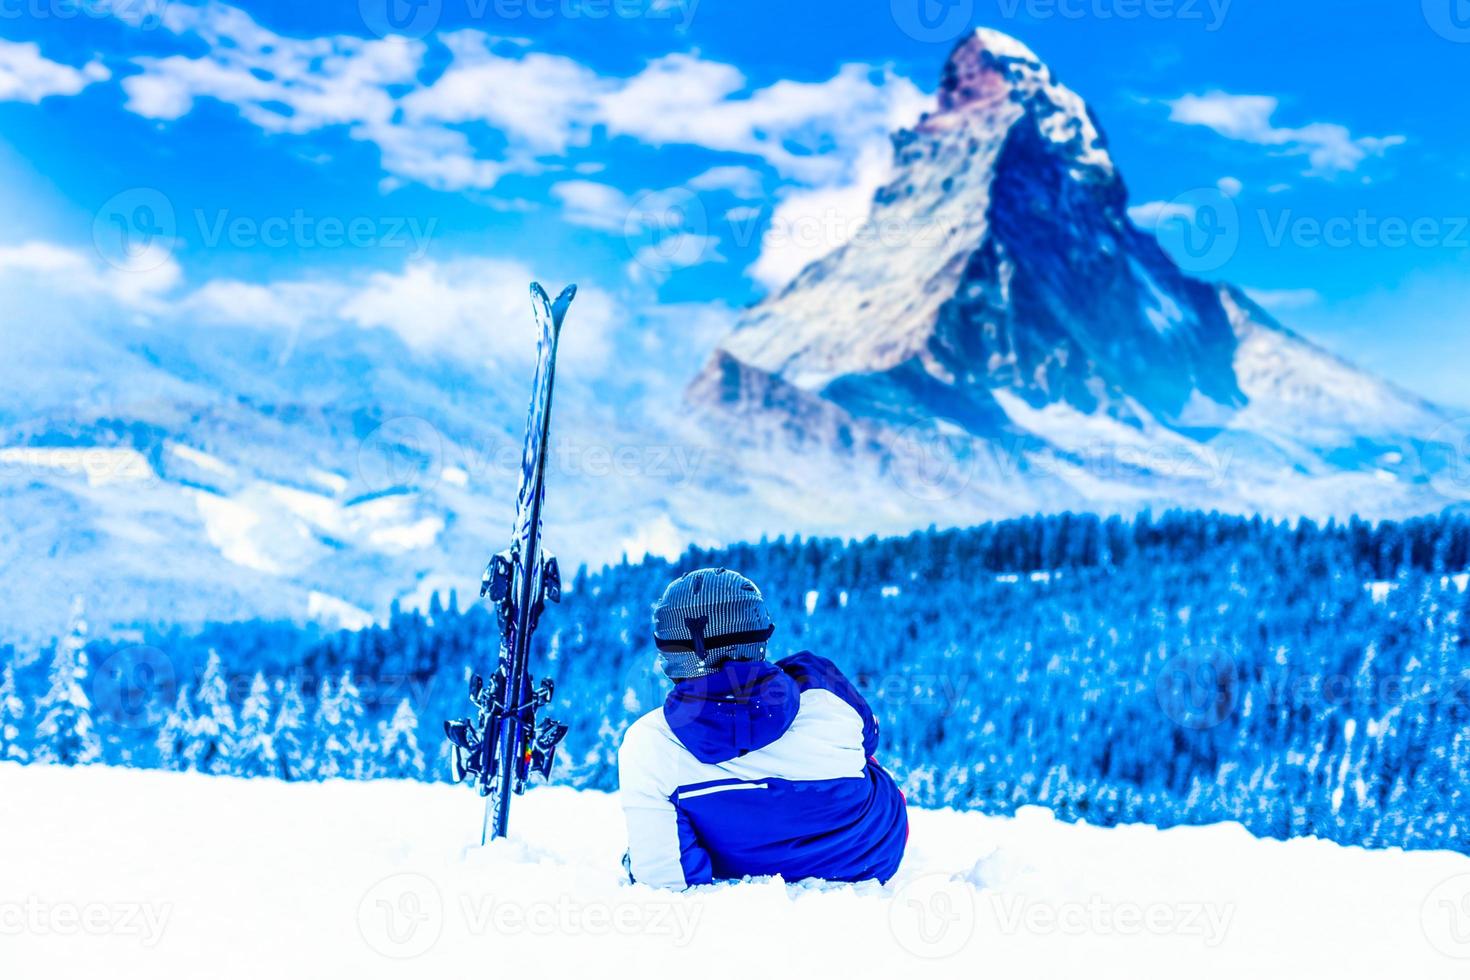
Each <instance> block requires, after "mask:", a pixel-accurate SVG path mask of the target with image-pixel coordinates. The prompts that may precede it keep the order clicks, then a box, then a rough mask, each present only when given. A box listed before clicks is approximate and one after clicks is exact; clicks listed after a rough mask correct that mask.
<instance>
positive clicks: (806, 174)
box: [122, 2, 926, 197]
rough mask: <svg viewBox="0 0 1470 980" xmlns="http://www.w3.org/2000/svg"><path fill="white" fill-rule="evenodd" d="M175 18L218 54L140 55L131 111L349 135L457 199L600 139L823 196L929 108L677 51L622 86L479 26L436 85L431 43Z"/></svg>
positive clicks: (455, 48) (912, 95) (912, 96)
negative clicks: (291, 33) (227, 108)
mask: <svg viewBox="0 0 1470 980" xmlns="http://www.w3.org/2000/svg"><path fill="white" fill-rule="evenodd" d="M162 22H163V25H164V26H165V27H166V28H167V29H168V30H169V31H171V32H172V33H174V34H176V35H179V36H186V37H193V38H198V39H199V40H201V41H203V42H204V44H205V45H206V48H207V50H206V51H205V53H204V54H202V55H198V56H189V55H181V54H174V55H167V56H162V57H141V58H137V59H135V64H136V65H137V67H138V68H139V69H140V72H139V73H138V74H136V75H132V76H129V77H128V78H125V79H123V81H122V85H123V88H124V90H125V91H126V93H127V96H128V99H127V107H128V108H129V109H130V110H132V111H133V112H136V113H138V114H139V115H143V116H146V117H148V118H152V119H177V118H179V117H181V116H183V115H185V114H187V113H188V112H190V111H191V110H192V109H193V107H194V105H195V102H196V101H197V100H198V99H201V98H210V99H216V100H218V101H220V102H224V103H226V104H229V105H232V106H235V107H236V108H237V109H238V111H239V113H240V115H241V117H242V118H244V119H245V120H247V121H248V122H250V123H252V124H253V125H256V126H258V127H260V128H261V129H262V130H265V131H266V132H270V133H292V134H301V133H308V132H313V131H316V130H320V129H322V128H325V127H329V126H345V127H347V131H348V133H349V134H350V135H351V137H352V138H354V139H357V140H362V141H365V142H369V143H373V144H375V145H376V146H377V147H378V148H379V149H380V151H381V152H382V165H383V168H384V170H385V171H386V172H387V173H388V174H389V175H391V177H393V178H396V179H402V180H412V181H418V182H420V183H423V184H426V185H428V186H431V187H436V188H441V189H450V190H457V189H464V188H489V187H492V186H494V185H495V184H496V183H497V182H498V181H499V180H500V178H501V177H503V176H504V175H505V174H506V173H511V172H515V173H535V172H538V171H542V170H545V169H548V168H551V167H560V166H564V165H565V164H564V161H562V160H560V159H550V160H548V159H547V158H548V157H552V158H559V157H561V156H562V155H564V154H565V153H566V152H567V151H568V150H569V149H570V148H572V147H575V146H582V145H587V144H588V143H590V142H591V140H592V139H593V138H594V134H596V133H605V134H607V135H609V136H614V137H616V136H626V137H630V138H632V139H635V140H638V141H641V142H643V143H645V144H648V145H651V146H664V145H670V144H687V145H696V146H702V147H704V148H706V149H710V150H715V151H719V152H728V153H735V154H742V155H746V156H751V157H755V158H758V159H761V160H764V161H766V162H767V163H769V164H770V165H771V166H773V167H775V168H776V169H777V170H778V171H779V172H780V173H782V174H783V175H785V176H787V177H790V178H793V179H796V180H799V181H802V182H804V183H807V184H825V183H830V182H832V181H839V180H846V179H849V178H850V176H851V174H850V168H851V166H852V164H853V161H854V160H855V157H856V154H857V153H858V151H859V149H860V148H861V147H862V146H863V145H865V143H866V142H867V141H869V140H870V139H872V138H874V137H875V136H886V134H887V133H888V132H889V131H890V130H892V129H893V128H895V126H896V125H897V124H898V123H900V122H904V123H906V122H909V121H911V120H912V118H913V117H914V116H915V115H917V113H918V112H919V110H920V109H921V108H922V107H923V103H925V101H926V100H925V98H924V96H923V95H922V94H921V93H920V92H919V91H918V89H917V88H916V87H915V86H914V85H913V83H912V82H910V81H908V80H907V79H904V78H901V77H899V76H896V75H894V74H893V73H892V72H891V71H886V70H885V71H878V70H875V69H872V68H870V67H868V66H866V65H857V64H853V65H845V66H843V67H842V68H841V69H840V70H839V71H838V72H837V74H836V75H834V76H833V77H832V78H830V79H827V80H825V81H816V82H794V81H785V80H783V81H778V82H775V83H773V84H771V85H767V86H765V87H760V88H754V89H751V88H750V86H749V83H748V81H747V79H746V77H745V76H744V74H742V73H741V72H740V70H739V69H737V68H735V67H734V66H731V65H726V64H721V63H718V62H711V61H706V60H704V59H702V58H700V57H699V56H698V55H694V54H682V53H680V54H670V55H665V56H663V57H661V58H657V59H654V60H653V61H651V62H649V63H648V65H647V66H646V67H645V68H644V69H643V70H641V71H639V72H637V73H635V74H633V75H631V76H628V77H616V76H605V75H601V74H599V73H597V72H596V71H595V70H593V69H591V68H590V67H588V66H586V65H584V64H582V63H581V62H578V61H576V60H574V59H572V58H569V57H565V56H562V55H555V54H548V53H544V52H537V51H533V50H529V49H528V48H527V46H526V45H523V44H516V43H511V42H508V41H505V40H504V39H500V38H497V37H494V36H492V35H489V34H486V33H484V32H482V31H477V30H462V31H456V32H453V33H449V34H445V35H443V36H442V37H441V38H440V40H442V41H443V43H444V44H445V46H446V47H447V48H448V49H449V53H450V60H449V64H448V66H447V67H446V68H445V69H444V70H443V71H442V72H441V73H440V74H439V75H438V76H437V77H436V78H433V79H432V80H431V81H427V82H424V81H421V77H422V72H423V71H424V69H425V67H426V61H425V56H426V53H427V51H428V47H427V45H425V44H424V43H423V42H420V41H416V40H409V39H404V38H399V37H390V38H384V39H373V40H366V39H363V38H359V37H352V36H347V35H338V36H327V37H314V38H294V37H284V36H281V35H278V34H275V33H274V32H272V31H269V30H267V29H265V28H263V27H261V26H259V25H258V24H256V23H255V22H254V21H253V20H252V19H251V18H250V16H249V15H248V14H246V13H244V12H243V11H241V10H238V9H236V8H234V7H230V6H227V5H225V4H222V3H218V2H215V3H209V4H206V5H204V6H197V7H196V6H185V5H181V4H171V5H169V6H168V7H167V8H166V10H165V12H164V14H163V18H162ZM474 124H479V125H483V126H485V127H487V128H489V129H491V130H493V131H494V132H495V133H496V134H499V136H500V137H502V138H501V139H499V140H491V141H479V142H475V141H472V140H471V138H470V136H469V135H468V134H467V132H466V131H465V129H464V127H466V126H469V125H474ZM487 142H488V144H489V145H486V144H487ZM696 179H700V180H703V181H704V182H705V186H703V187H701V188H700V189H722V190H728V191H731V192H732V193H736V194H740V195H745V196H752V197H753V196H756V195H758V194H759V193H760V191H761V184H760V178H759V175H758V174H757V173H755V172H754V171H751V170H749V169H748V168H744V167H737V166H733V165H732V166H722V167H716V168H713V169H711V170H708V171H706V172H705V173H704V174H701V175H700V177H699V178H696Z"/></svg>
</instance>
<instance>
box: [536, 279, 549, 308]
mask: <svg viewBox="0 0 1470 980" xmlns="http://www.w3.org/2000/svg"><path fill="white" fill-rule="evenodd" d="M531 302H533V303H548V304H549V303H550V302H551V300H550V299H548V298H547V296H546V290H544V289H542V288H541V284H540V283H539V282H533V283H531Z"/></svg>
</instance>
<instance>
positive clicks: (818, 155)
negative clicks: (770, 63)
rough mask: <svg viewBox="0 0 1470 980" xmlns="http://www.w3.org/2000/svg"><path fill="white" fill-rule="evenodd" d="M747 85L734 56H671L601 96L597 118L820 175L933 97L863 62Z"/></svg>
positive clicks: (618, 128) (847, 162) (653, 139)
mask: <svg viewBox="0 0 1470 980" xmlns="http://www.w3.org/2000/svg"><path fill="white" fill-rule="evenodd" d="M746 86H747V80H746V78H745V76H744V75H743V74H742V73H741V72H740V70H739V69H737V68H735V67H734V66H732V65H725V64H719V63H715V62H709V61H704V60H702V59H700V58H697V57H695V56H693V55H688V54H671V55H665V56H664V57H662V58H657V59H655V60H654V61H652V62H650V63H649V65H648V66H647V67H646V68H645V69H644V70H643V71H642V72H640V73H639V74H637V75H635V76H633V77H632V78H630V79H627V80H626V82H625V83H623V84H622V85H621V86H619V87H618V88H616V89H615V90H613V91H611V92H609V93H608V94H606V95H605V96H603V98H602V100H601V105H600V121H601V122H602V124H603V125H605V126H606V127H607V129H608V132H610V133H612V134H615V135H628V136H633V137H636V138H637V139H639V140H641V141H643V142H645V143H649V144H651V145H654V146H662V145H666V144H679V143H684V144H695V145H698V146H703V147H706V148H708V149H712V150H723V151H727V152H731V153H742V154H747V155H750V156H755V157H759V158H761V159H763V160H765V161H766V162H767V163H769V164H770V165H771V166H773V167H775V168H776V169H777V170H778V171H779V172H780V173H782V174H783V175H785V176H788V177H793V178H795V179H797V180H800V181H802V182H804V183H808V184H823V183H829V182H831V181H833V180H840V179H843V178H845V177H847V176H848V169H849V168H850V166H851V164H852V162H853V156H854V154H855V153H856V152H857V151H858V149H859V148H860V147H861V146H862V145H863V144H865V143H866V142H867V141H868V140H869V139H870V138H871V137H873V136H875V135H876V136H882V137H884V138H886V137H887V134H888V133H889V132H891V131H892V130H893V129H895V128H897V127H898V126H899V125H901V124H906V123H909V122H912V121H913V119H914V117H916V116H917V115H918V114H919V112H920V111H921V110H922V109H923V108H926V107H927V105H928V101H929V100H928V99H927V97H926V96H924V95H923V93H921V92H920V91H919V89H918V88H917V87H916V86H915V85H914V84H913V83H912V82H910V81H909V80H908V79H906V78H902V77H900V76H897V75H894V74H893V73H892V72H889V71H882V72H878V71H875V70H874V69H873V68H871V67H869V66H867V65H860V64H850V65H844V66H842V68H840V69H839V70H838V73H837V74H836V75H834V76H833V77H832V78H831V79H828V80H827V81H823V82H795V81H789V80H782V81H778V82H775V83H773V84H771V85H768V86H765V87H764V88H759V89H755V90H754V91H751V92H749V93H748V94H741V93H743V91H744V89H745V88H746ZM798 150H805V151H807V152H798ZM819 150H826V151H829V152H816V151H819Z"/></svg>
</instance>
